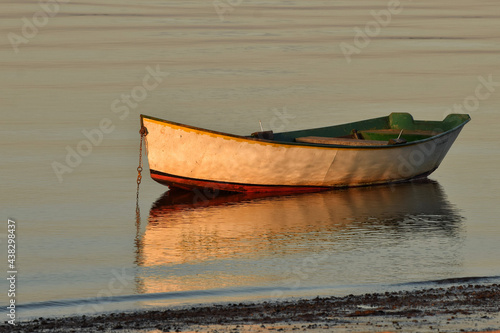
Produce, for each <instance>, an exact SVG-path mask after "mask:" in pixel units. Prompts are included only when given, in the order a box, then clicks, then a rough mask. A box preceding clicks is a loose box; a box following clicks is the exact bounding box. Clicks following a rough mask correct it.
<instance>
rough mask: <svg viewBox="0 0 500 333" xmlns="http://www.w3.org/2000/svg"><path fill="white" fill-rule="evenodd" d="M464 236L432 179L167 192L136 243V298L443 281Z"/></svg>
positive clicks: (457, 260) (455, 266) (453, 272)
mask: <svg viewBox="0 0 500 333" xmlns="http://www.w3.org/2000/svg"><path fill="white" fill-rule="evenodd" d="M462 229H463V225H462V217H461V216H460V215H459V213H458V212H457V209H456V208H455V207H454V206H453V205H451V204H450V203H449V202H448V201H447V199H446V196H445V194H444V192H443V189H442V187H441V186H440V185H439V184H438V183H437V182H434V181H429V180H425V181H419V182H410V183H404V184H398V185H389V186H376V187H362V188H348V189H343V190H334V191H329V192H320V193H310V194H300V195H290V196H276V197H270V196H267V197H266V196H265V195H263V194H253V195H252V194H218V193H210V192H206V193H202V192H194V193H193V192H173V191H169V192H166V193H165V194H164V195H163V196H162V197H161V198H159V199H158V200H157V201H156V202H155V203H154V204H153V207H152V208H151V211H150V215H149V218H148V224H147V225H146V226H145V231H144V233H143V234H142V235H139V236H138V240H137V265H138V267H139V270H138V275H139V276H138V280H139V284H138V292H139V293H159V292H174V291H176V292H179V291H200V290H209V289H220V288H231V289H234V290H237V289H238V288H244V287H270V288H282V289H283V288H284V289H285V290H288V291H290V293H285V294H287V295H288V294H289V295H298V294H299V293H298V292H299V291H300V290H306V289H308V288H309V290H311V288H313V289H314V291H313V292H311V296H315V295H317V294H320V293H321V292H320V291H319V290H320V289H321V290H324V292H325V293H328V289H329V288H330V290H331V288H337V287H339V286H342V285H357V284H359V285H367V284H368V285H370V284H374V285H376V284H381V283H405V282H410V281H424V280H431V279H438V278H447V277H450V276H457V275H460V269H461V262H462V254H461V247H462V238H463V230H462ZM306 293H307V292H306ZM267 296H269V295H267Z"/></svg>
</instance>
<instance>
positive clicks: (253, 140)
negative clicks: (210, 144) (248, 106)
mask: <svg viewBox="0 0 500 333" xmlns="http://www.w3.org/2000/svg"><path fill="white" fill-rule="evenodd" d="M140 117H141V127H142V126H144V119H149V120H152V121H155V122H159V123H165V124H170V125H173V126H176V127H180V128H186V129H191V130H194V131H196V132H202V133H209V134H212V135H215V136H217V137H229V138H233V139H238V140H241V141H245V142H251V143H258V144H263V145H273V146H292V147H304V148H325V149H356V150H358V149H387V148H400V147H408V146H412V145H416V144H420V143H425V142H428V141H431V140H435V139H437V138H440V137H443V136H445V135H448V134H449V133H451V132H454V131H456V130H458V129H460V128H462V127H464V126H465V125H466V124H467V123H468V122H469V121H470V120H471V118H470V116H469V118H468V119H466V120H464V121H463V122H462V123H460V124H459V125H457V126H455V127H453V128H451V129H449V130H447V131H444V132H442V133H439V134H436V135H433V136H430V137H428V138H424V139H420V140H415V141H411V142H406V143H400V144H395V145H380V146H348V145H336V144H320V143H305V142H285V141H275V140H266V139H260V138H252V137H248V136H243V135H237V134H231V133H226V132H220V131H215V130H210V129H206V128H201V127H196V126H192V125H186V124H182V123H177V122H174V121H170V120H165V119H161V118H158V117H153V116H148V115H145V114H141V115H140ZM386 117H388V116H386ZM379 118H384V117H378V118H371V119H366V120H373V119H379ZM443 121H444V120H442V121H441V122H443ZM338 125H343V124H338ZM334 126H337V125H333V126H326V127H334ZM319 128H324V127H318V128H311V129H310V130H314V129H319ZM307 130H309V129H307ZM281 133H288V132H280V133H277V134H281Z"/></svg>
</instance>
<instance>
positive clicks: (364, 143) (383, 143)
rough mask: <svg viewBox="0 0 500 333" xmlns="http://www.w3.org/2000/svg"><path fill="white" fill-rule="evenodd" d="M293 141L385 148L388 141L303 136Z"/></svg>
mask: <svg viewBox="0 0 500 333" xmlns="http://www.w3.org/2000/svg"><path fill="white" fill-rule="evenodd" d="M295 141H296V142H303V143H316V144H323V145H341V146H386V145H388V144H389V141H380V140H363V139H351V138H329V137H322V136H304V137H301V138H295Z"/></svg>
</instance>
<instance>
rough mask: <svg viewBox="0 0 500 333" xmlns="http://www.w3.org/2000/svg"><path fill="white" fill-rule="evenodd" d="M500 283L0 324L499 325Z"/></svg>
mask: <svg viewBox="0 0 500 333" xmlns="http://www.w3.org/2000/svg"><path fill="white" fill-rule="evenodd" d="M499 309H500V285H498V284H477V285H472V284H466V285H460V284H459V285H456V286H452V287H448V288H432V289H422V290H415V291H400V292H386V293H379V294H364V295H349V296H345V297H328V298H319V297H318V298H315V299H308V300H305V299H304V300H296V301H281V302H273V303H269V302H263V303H240V304H225V305H211V306H199V307H192V308H182V309H163V310H155V311H143V312H133V313H112V314H101V315H97V316H78V317H65V318H39V319H36V320H32V321H27V322H21V323H18V324H17V325H16V326H15V327H12V326H11V325H7V324H6V323H4V324H2V325H1V326H0V332H130V333H131V332H154V333H159V332H175V331H176V332H292V331H307V332H478V331H480V332H485V331H489V332H491V331H497V332H500V312H499Z"/></svg>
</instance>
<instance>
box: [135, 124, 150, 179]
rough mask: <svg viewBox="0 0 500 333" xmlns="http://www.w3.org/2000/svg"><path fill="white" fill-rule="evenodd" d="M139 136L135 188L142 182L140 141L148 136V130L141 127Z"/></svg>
mask: <svg viewBox="0 0 500 333" xmlns="http://www.w3.org/2000/svg"><path fill="white" fill-rule="evenodd" d="M139 133H140V134H141V143H140V144H141V145H140V147H139V166H138V167H137V186H139V185H140V184H141V180H142V175H141V173H142V141H143V139H144V137H145V136H146V135H148V129H147V128H146V127H144V126H142V127H141V130H140V131H139Z"/></svg>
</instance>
